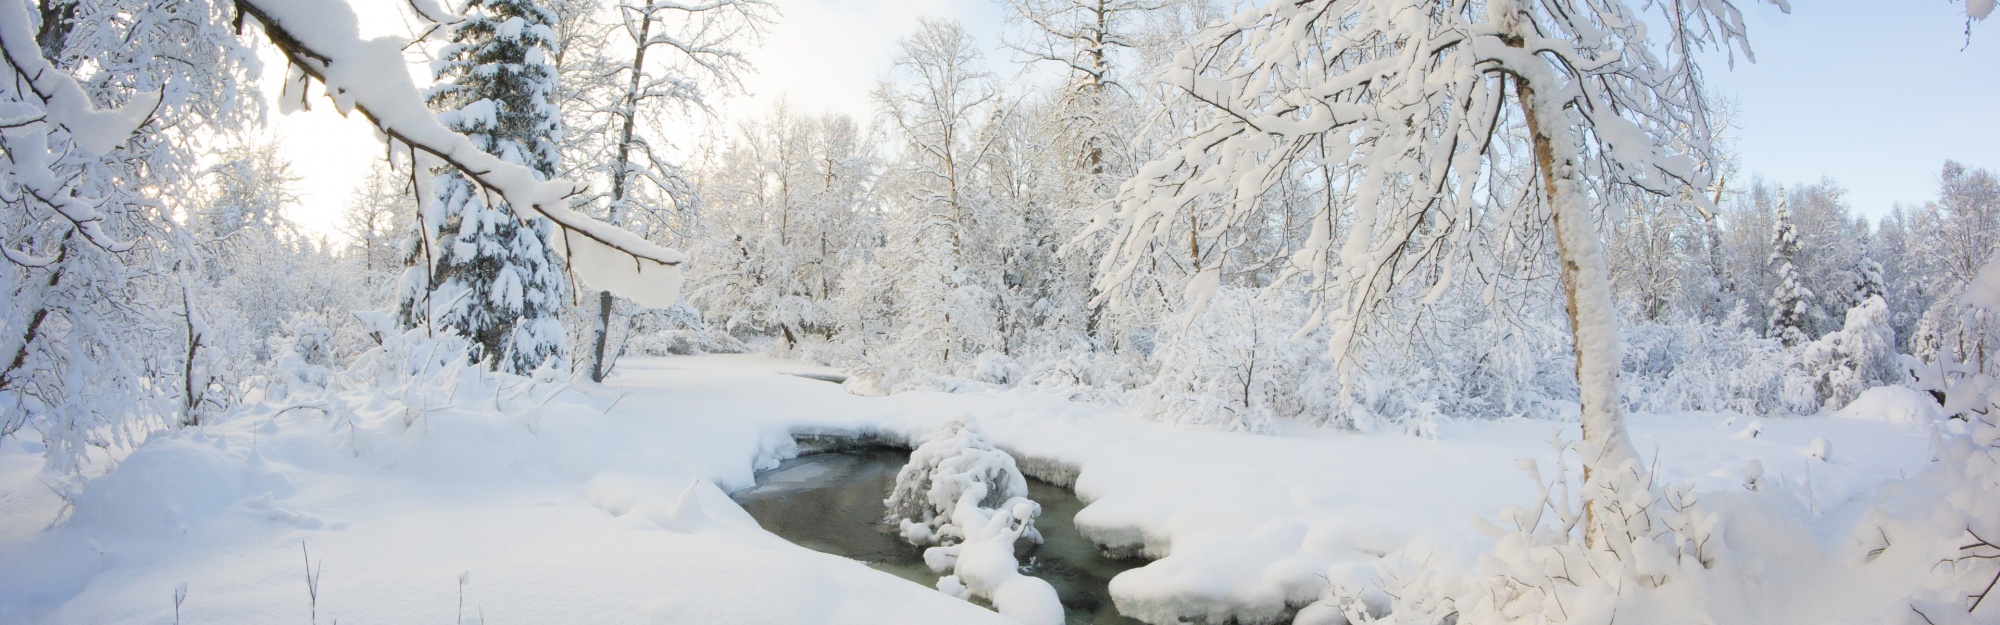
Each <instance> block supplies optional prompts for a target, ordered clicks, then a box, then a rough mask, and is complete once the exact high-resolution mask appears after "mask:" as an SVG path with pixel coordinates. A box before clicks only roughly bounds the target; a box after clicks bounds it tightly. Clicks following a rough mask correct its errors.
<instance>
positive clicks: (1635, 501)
mask: <svg viewBox="0 0 2000 625" xmlns="http://www.w3.org/2000/svg"><path fill="white" fill-rule="evenodd" d="M1550 444H1551V445H1552V446H1553V447H1554V448H1555V450H1556V452H1557V455H1556V457H1557V462H1556V467H1555V469H1556V470H1555V474H1554V475H1552V476H1544V475H1543V474H1542V472H1541V467H1540V466H1539V464H1538V463H1536V462H1535V461H1534V460H1530V459H1525V458H1524V459H1522V460H1521V461H1520V466H1521V468H1522V469H1523V470H1525V471H1527V473H1528V474H1529V476H1530V478H1531V479H1533V480H1535V482H1536V489H1537V497H1536V500H1535V502H1534V504H1533V505H1532V506H1531V507H1528V508H1522V507H1517V506H1508V507H1507V508H1506V509H1504V510H1502V511H1501V512H1500V517H1501V521H1502V522H1503V523H1506V524H1508V525H1510V526H1511V527H1502V526H1500V525H1496V524H1494V523H1492V522H1489V521H1487V520H1485V519H1478V520H1477V524H1478V526H1479V528H1480V530H1481V531H1482V532H1484V533H1486V534H1487V535H1489V536H1492V537H1493V538H1495V539H1497V540H1498V544H1497V545H1496V546H1495V548H1494V550H1493V551H1492V552H1491V553H1488V554H1485V555H1483V556H1481V557H1480V560H1479V570H1478V572H1477V573H1469V574H1465V575H1453V574H1449V573H1440V572H1435V571H1428V570H1421V569H1420V570H1417V571H1413V572H1394V571H1391V570H1390V569H1389V566H1388V562H1389V561H1388V560H1385V561H1384V570H1385V573H1388V574H1387V575H1385V576H1384V577H1383V578H1381V579H1379V580H1377V582H1376V584H1378V585H1379V586H1377V587H1375V588H1342V587H1336V588H1335V589H1334V590H1333V594H1332V600H1331V601H1329V602H1323V603H1322V604H1321V605H1319V606H1315V607H1313V608H1309V610H1308V611H1306V612H1302V615H1301V622H1312V623H1318V622H1321V621H1322V620H1323V619H1325V618H1326V617H1329V616H1332V612H1333V611H1334V610H1337V611H1338V612H1339V613H1340V615H1341V617H1343V618H1345V619H1347V620H1348V621H1350V622H1354V623H1385V624H1386V623H1393V624H1400V625H1436V624H1439V623H1459V624H1462V625H1472V624H1488V623H1521V622H1529V623H1550V622H1562V623H1611V622H1626V620H1625V619H1631V618H1635V616H1636V617H1637V618H1641V619H1659V618H1663V617H1664V618H1666V619H1667V621H1668V622H1685V621H1674V620H1673V619H1675V618H1682V617H1691V616H1693V615H1697V614H1699V611H1700V610H1701V609H1703V607H1704V606H1702V605H1699V602H1697V604H1696V605H1687V606H1682V607H1680V608H1677V609H1673V610H1667V609H1664V608H1663V606H1666V605H1668V603H1667V602H1668V601H1671V600H1673V599H1674V598H1680V599H1686V598H1690V597H1701V596H1704V595H1703V593H1704V592H1705V589H1706V584H1707V583H1708V582H1706V581H1704V580H1700V579H1695V578H1697V577H1700V576H1704V575H1708V574H1709V570H1710V569H1712V568H1714V567H1715V566H1716V565H1717V562H1718V559H1719V558H1720V557H1721V556H1722V552H1723V550H1724V544H1723V541H1722V540H1721V535H1720V532H1721V530H1720V527H1721V517H1720V516H1719V515H1718V514H1717V513H1716V511H1714V510H1710V509H1708V508H1706V507H1704V506H1702V505H1701V503H1700V502H1699V500H1698V499H1697V498H1696V496H1695V495H1694V492H1693V490H1692V489H1691V488H1690V487H1688V486H1679V485H1676V486H1664V487H1663V486H1661V485H1659V484H1656V483H1654V482H1653V481H1652V477H1651V475H1652V472H1651V471H1648V470H1645V469H1644V468H1642V467H1641V466H1640V465H1639V463H1638V461H1637V460H1636V459H1630V460H1626V461H1625V462H1624V463H1622V464H1620V465H1619V466H1617V467H1615V468H1612V467H1601V468H1600V469H1599V470H1598V471H1597V472H1596V473H1597V475H1596V476H1594V477H1593V479H1590V480H1581V481H1580V480H1577V479H1576V478H1575V477H1574V476H1573V475H1572V473H1573V469H1572V467H1571V464H1570V462H1571V461H1570V459H1571V458H1572V457H1575V458H1581V459H1588V458H1595V457H1598V455H1597V454H1596V452H1594V451H1592V450H1590V449H1588V447H1589V445H1590V444H1589V443H1572V442H1570V441H1565V440H1562V439H1561V438H1559V437H1552V438H1551V439H1550ZM1588 510H1595V511H1596V512H1597V514H1595V515H1590V514H1587V513H1586V511H1588ZM1592 522H1595V523H1597V524H1598V527H1597V530H1596V531H1594V532H1593V531H1588V530H1587V528H1586V524H1588V523H1592ZM1648 610H1651V611H1652V612H1650V613H1647V612H1646V611H1648ZM1634 612H1639V613H1640V614H1639V615H1633V613H1634ZM1645 622H1654V621H1652V620H1647V621H1645Z"/></svg>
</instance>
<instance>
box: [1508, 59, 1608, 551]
mask: <svg viewBox="0 0 2000 625" xmlns="http://www.w3.org/2000/svg"><path fill="white" fill-rule="evenodd" d="M1515 88H1516V94H1517V95H1518V97H1519V98H1520V100H1521V112H1522V115H1523V117H1524V118H1525V119H1526V121H1527V124H1528V132H1529V133H1530V135H1532V137H1533V143H1534V152H1535V166H1536V170H1537V173H1539V174H1540V178H1541V182H1542V192H1543V193H1544V196H1545V197H1546V198H1547V199H1548V202H1549V213H1550V214H1551V216H1552V217H1553V219H1554V221H1555V224H1554V225H1555V231H1556V250H1557V254H1558V256H1559V261H1560V264H1561V265H1562V267H1561V274H1562V283H1563V299H1564V302H1563V304H1564V309H1565V311H1566V312H1567V313H1568V314H1569V325H1570V333H1571V336H1572V337H1573V339H1574V340H1573V341H1572V346H1573V349H1574V350H1575V353H1576V385H1577V391H1578V395H1579V397H1578V401H1579V403H1580V404H1581V408H1582V410H1581V412H1582V421H1583V424H1582V425H1583V440H1584V442H1585V443H1588V445H1587V447H1588V449H1586V450H1584V457H1583V479H1584V482H1585V483H1586V484H1587V483H1589V482H1590V480H1591V479H1592V476H1593V475H1594V474H1595V475H1597V476H1602V475H1603V474H1604V471H1602V469H1611V470H1614V471H1615V470H1617V468H1618V466H1619V465H1620V464H1622V463H1624V462H1625V461H1626V460H1627V459H1630V458H1633V457H1634V456H1635V455H1636V454H1634V453H1633V451H1632V443H1631V440H1630V439H1629V438H1628V437H1627V435H1626V433H1625V418H1624V415H1623V414H1621V412H1620V410H1619V408H1618V365H1619V360H1620V356H1619V344H1618V317H1617V314H1618V313H1617V308H1616V306H1615V305H1614V304H1613V301H1612V297H1611V270H1610V267H1609V266H1608V265H1607V264H1606V263H1605V259H1604V241H1603V240H1602V239H1600V238H1599V237H1598V234H1597V227H1596V223H1595V220H1594V219H1592V216H1591V212H1590V206H1589V205H1588V203H1587V201H1586V199H1585V197H1584V195H1583V193H1582V190H1580V189H1578V188H1577V182H1578V181H1577V179H1576V177H1577V173H1576V168H1575V157H1574V154H1573V152H1572V151H1573V150H1574V148H1573V147H1572V146H1573V143H1572V140H1573V139H1574V137H1573V136H1572V135H1571V131H1570V129H1569V128H1567V127H1565V126H1562V125H1560V124H1559V123H1544V122H1554V121H1555V120H1559V119H1560V118H1561V115H1562V110H1561V108H1560V106H1559V105H1556V104H1554V103H1551V102H1545V101H1542V100H1540V99H1538V98H1536V96H1535V91H1534V89H1533V88H1532V87H1531V86H1530V85H1529V84H1528V82H1527V81H1526V80H1520V81H1517V82H1516V83H1515ZM1559 153H1560V154H1559ZM1596 503H1597V502H1585V504H1584V514H1585V515H1586V516H1585V523H1584V527H1585V529H1584V541H1585V544H1586V545H1591V544H1594V542H1595V541H1594V539H1593V535H1594V534H1595V533H1596V532H1597V527H1596V525H1597V523H1596V516H1597V507H1598V506H1597V505H1596Z"/></svg>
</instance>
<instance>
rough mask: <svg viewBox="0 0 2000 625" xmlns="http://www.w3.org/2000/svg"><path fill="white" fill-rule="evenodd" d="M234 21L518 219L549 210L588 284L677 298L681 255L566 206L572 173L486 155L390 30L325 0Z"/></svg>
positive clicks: (253, 7) (240, 7)
mask: <svg viewBox="0 0 2000 625" xmlns="http://www.w3.org/2000/svg"><path fill="white" fill-rule="evenodd" d="M235 4H236V8H237V11H238V12H239V14H238V23H237V26H238V29H239V31H240V29H241V26H242V23H241V20H242V18H243V17H245V16H247V17H250V18H252V19H254V20H256V21H257V23H258V24H259V25H261V27H262V29H263V31H264V33H265V36H266V38H267V39H269V40H270V42H271V43H272V45H274V46H276V47H277V48H278V49H279V51H281V52H282V53H284V55H285V58H286V60H288V61H290V62H291V63H292V65H293V66H294V67H296V68H297V69H298V70H299V71H300V72H302V73H303V74H304V75H305V76H307V77H308V78H309V79H311V80H317V81H319V82H320V83H321V84H322V85H324V86H325V87H326V93H327V97H329V98H331V99H332V100H333V101H334V105H335V107H336V108H337V109H338V110H340V111H341V112H342V113H345V112H347V111H349V110H353V111H359V112H360V113H361V114H362V116H364V117H365V118H367V119H368V121H369V122H370V123H371V124H373V125H374V126H375V127H376V129H378V130H380V131H381V132H382V133H383V134H384V135H386V136H387V138H388V140H389V141H390V142H392V143H394V144H401V145H404V146H408V147H409V148H410V149H411V150H414V151H419V152H424V153H427V154H430V155H431V156H433V157H435V158H437V159H438V160H439V161H440V162H442V163H443V164H445V165H448V166H451V167H453V168H456V169H458V170H459V171H461V172H463V173H464V174H465V176H466V178H468V179H470V180H472V181H473V182H475V183H477V184H478V185H479V186H480V187H482V188H483V189H485V190H486V191H487V192H488V193H492V194H495V195H497V196H499V197H500V198H501V199H503V200H504V201H506V203H507V204H508V205H509V206H511V207H513V208H514V209H515V214H516V216H517V217H519V218H521V219H523V220H527V219H530V218H533V217H544V218H547V219H548V220H549V221H550V222H551V223H552V224H554V225H555V226H556V228H558V229H559V230H560V234H561V237H560V239H561V241H562V245H559V246H557V251H559V252H560V253H562V255H563V256H564V257H565V258H567V259H568V261H569V263H570V267H571V269H572V271H573V272H574V273H575V274H576V275H577V276H578V277H580V278H581V279H583V280H584V281H585V282H586V283H589V284H591V285H592V286H594V287H598V288H601V289H604V290H608V291H613V292H616V293H618V294H619V295H623V296H625V297H628V298H630V299H633V300H634V301H638V302H639V303H641V304H644V305H647V306H653V307H667V306H671V305H673V304H674V302H675V301H676V300H677V299H678V297H679V291H680V283H681V276H680V269H681V265H682V263H683V262H685V257H684V256H683V255H682V254H681V253H680V252H679V251H676V250H671V249H667V248H665V247H661V246H659V245H656V244H654V243H652V242H650V241H647V240H646V239H645V238H643V237H640V236H639V235H637V234H634V233H632V232H630V231H627V230H624V229H622V228H618V227H616V226H613V225H611V224H607V223H604V222H602V221H598V220H596V219H592V218H590V217H588V216H586V215H583V214H582V213H579V212H577V211H576V210H574V209H572V208H570V206H569V203H568V200H569V199H570V198H572V197H574V196H576V195H579V194H582V193H584V192H585V189H584V187H583V186H582V185H578V184H576V183H573V182H569V181H566V180H548V181H545V180H540V179H538V177H537V176H536V175H535V172H534V171H533V170H532V169H529V168H528V167H525V166H522V165H518V164H514V163H508V162H506V161H504V160H501V159H500V158H499V157H496V156H494V155H491V154H488V153H486V152H484V151H482V150H480V149H478V148H477V147H476V146H474V145H473V144H472V142H471V140H470V139H468V138H466V137H465V136H464V135H461V134H458V133H456V132H453V131H451V130H450V129H449V128H447V127H445V125H444V124H443V123H441V122H439V121H438V120H437V118H436V117H435V116H434V115H432V114H431V112H430V110H429V108H428V107H426V106H425V105H424V102H423V98H422V96H421V95H420V94H419V92H418V91H417V89H416V86H415V85H414V84H413V83H412V82H411V81H410V79H409V76H408V72H407V71H406V70H405V69H404V61H403V57H402V48H403V47H404V44H405V43H407V42H405V41H403V40H401V39H398V38H393V37H381V38H376V39H369V40H363V39H361V37H360V34H359V27H358V26H357V19H356V18H355V15H354V12H353V10H352V9H351V8H349V7H348V6H347V4H346V3H345V2H333V1H328V0H236V3H235Z"/></svg>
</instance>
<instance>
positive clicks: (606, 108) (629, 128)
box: [558, 0, 774, 381]
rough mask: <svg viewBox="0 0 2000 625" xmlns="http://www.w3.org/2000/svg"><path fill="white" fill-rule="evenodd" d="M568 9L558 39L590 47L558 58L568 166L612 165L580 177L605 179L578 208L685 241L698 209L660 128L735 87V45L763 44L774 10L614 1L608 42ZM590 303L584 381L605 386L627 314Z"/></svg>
mask: <svg viewBox="0 0 2000 625" xmlns="http://www.w3.org/2000/svg"><path fill="white" fill-rule="evenodd" d="M569 4H571V5H577V7H576V9H575V11H576V12H577V13H579V15H578V16H577V17H576V18H574V19H572V20H568V22H571V23H575V24H576V25H575V26H574V27H572V28H565V29H560V30H559V31H558V32H559V33H563V34H564V35H565V36H573V37H574V38H575V39H576V41H577V42H578V43H581V44H585V45H586V46H587V47H585V48H584V49H580V50H576V51H573V52H566V53H565V54H564V56H563V57H562V58H561V59H559V64H560V65H565V66H567V67H564V68H563V74H564V82H565V85H566V86H565V88H567V89H573V90H574V91H575V92H576V93H575V99H574V100H573V103H572V104H571V106H572V107H573V108H576V109H579V110H578V111H577V112H576V114H574V115H572V116H571V119H572V120H574V122H575V125H576V126H577V131H578V132H581V133H582V134H581V135H580V136H579V140H578V141H575V142H574V143H575V147H574V148H573V151H574V152H576V154H574V155H573V156H572V159H573V160H578V161H579V162H577V163H576V165H577V166H581V167H587V168H590V169H593V170H595V169H600V168H603V167H604V166H606V165H608V170H604V171H602V172H595V171H593V172H588V173H585V172H578V173H580V174H585V175H596V174H599V173H601V174H602V175H603V176H605V177H606V178H607V180H606V185H605V186H606V190H605V192H604V194H603V197H602V198H601V200H602V203H601V205H597V204H596V203H597V200H598V199H599V198H580V201H582V200H587V203H589V204H592V205H593V206H594V210H595V211H597V212H598V214H601V215H602V216H603V219H604V221H605V222H606V223H609V224H611V225H614V226H618V227H621V228H627V229H632V230H635V231H638V232H640V233H641V234H642V235H644V236H648V237H652V238H655V239H660V240H672V241H675V242H677V243H680V242H685V241H687V240H688V239H689V237H690V236H691V235H692V231H693V226H694V217H695V214H696V213H697V211H698V209H699V207H700V204H701V201H700V198H699V196H698V195H697V194H696V193H695V189H694V184H693V182H692V181H691V180H690V176H689V174H688V173H687V172H686V171H685V170H684V168H683V167H681V166H680V165H679V164H678V163H676V162H675V160H674V157H673V154H672V150H673V146H672V144H671V142H670V141H669V140H667V139H666V137H667V136H670V134H671V133H668V132H666V131H665V130H666V129H665V127H664V125H663V122H664V120H665V119H666V116H667V115H668V114H670V113H680V114H686V113H689V112H693V111H704V112H705V111H708V110H709V107H710V105H711V101H710V100H711V99H712V98H713V97H714V96H715V95H718V94H723V95H726V94H728V93H730V92H733V91H736V90H737V89H739V88H740V87H741V78H742V75H743V74H744V73H746V72H748V71H749V64H748V62H747V61H745V60H744V56H743V53H742V52H741V50H740V46H743V45H747V44H750V43H752V42H754V41H755V40H756V38H757V37H758V36H760V34H761V33H762V31H763V29H764V28H765V27H766V26H767V25H768V24H769V23H770V21H771V19H772V13H773V12H774V9H773V8H772V6H771V5H770V3H767V2H764V1H762V0H723V1H720V2H709V3H702V4H696V5H683V4H678V3H671V2H615V3H612V5H611V7H610V8H611V10H612V11H614V12H615V15H614V16H613V17H612V19H611V20H610V24H609V30H610V32H611V33H612V34H610V35H608V36H607V35H604V34H601V33H600V34H596V35H591V34H588V32H587V31H589V29H590V28H591V24H590V22H591V20H593V19H594V18H593V16H591V15H590V14H589V12H588V11H587V10H585V8H587V7H588V5H589V4H590V3H581V2H576V1H575V0H572V2H570V3H569ZM571 32H578V34H576V35H569V33H571ZM621 35H622V37H621ZM578 83H581V84H578ZM593 299H594V300H595V301H594V302H593V305H592V306H590V308H591V309H592V310H590V311H589V313H590V314H591V316H592V317H593V318H592V319H591V322H590V326H591V327H590V330H589V332H588V337H587V338H586V340H587V341H588V342H589V345H588V346H587V349H588V350H589V351H588V353H587V354H586V356H585V358H586V362H587V367H586V370H585V373H586V374H587V375H589V377H590V379H591V380H594V381H602V380H603V379H604V376H606V375H608V374H609V373H610V371H611V368H612V366H613V363H614V361H615V360H616V358H617V351H618V349H617V345H615V344H614V343H613V338H612V337H613V335H614V334H618V333H619V328H618V326H619V325H620V324H622V323H629V317H630V312H629V311H628V312H626V313H624V314H622V315H621V314H619V312H618V310H619V308H620V307H619V306H618V305H617V302H616V298H615V297H614V296H613V295H612V294H611V293H609V292H598V293H596V294H595V297H594V298H593Z"/></svg>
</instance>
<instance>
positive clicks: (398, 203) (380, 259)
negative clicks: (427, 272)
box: [340, 162, 421, 288]
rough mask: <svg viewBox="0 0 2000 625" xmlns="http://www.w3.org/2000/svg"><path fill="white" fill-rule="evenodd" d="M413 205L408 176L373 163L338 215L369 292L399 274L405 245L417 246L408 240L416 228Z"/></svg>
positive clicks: (389, 167) (390, 166) (387, 164)
mask: <svg viewBox="0 0 2000 625" xmlns="http://www.w3.org/2000/svg"><path fill="white" fill-rule="evenodd" d="M416 205H417V203H416V200H415V197H414V194H413V193H412V185H411V179H410V175H409V172H408V171H406V170H404V169H402V168H398V167H394V166H393V165H392V164H390V163H384V162H377V163H374V164H373V165H372V166H370V167H369V170H368V177H366V178H363V179H362V181H361V184H359V185H357V186H355V188H354V192H353V195H352V196H350V197H349V199H348V201H347V206H346V211H345V212H344V213H342V214H341V223H340V232H341V234H343V235H346V237H347V239H348V245H349V246H350V248H349V249H351V250H353V253H354V255H355V256H357V257H358V260H359V261H360V264H361V270H362V276H363V277H362V280H363V282H365V283H366V285H367V286H368V287H369V288H375V287H377V286H379V285H382V284H386V283H388V282H389V281H390V280H391V279H393V277H394V276H396V275H397V274H399V273H401V272H402V269H403V265H404V263H403V261H404V260H405V259H407V258H409V257H410V256H411V252H412V250H409V249H404V248H405V247H406V245H405V244H406V243H416V241H411V240H409V236H408V234H409V232H410V230H411V229H412V228H414V227H415V225H414V223H413V221H414V220H413V219H412V218H411V214H412V213H414V212H415V211H414V210H412V208H413V207H415V206H416ZM418 252H419V253H421V251H420V250H419V251H418Z"/></svg>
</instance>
